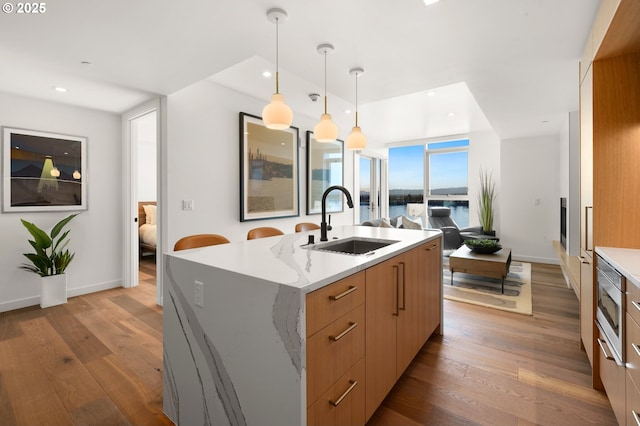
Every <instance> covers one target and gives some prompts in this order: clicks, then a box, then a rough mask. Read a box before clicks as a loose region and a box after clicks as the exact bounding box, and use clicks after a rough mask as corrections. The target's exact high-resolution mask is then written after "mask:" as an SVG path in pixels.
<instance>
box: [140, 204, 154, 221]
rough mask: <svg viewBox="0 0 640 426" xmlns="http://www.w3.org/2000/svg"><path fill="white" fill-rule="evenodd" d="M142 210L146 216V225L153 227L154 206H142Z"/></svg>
mask: <svg viewBox="0 0 640 426" xmlns="http://www.w3.org/2000/svg"><path fill="white" fill-rule="evenodd" d="M142 208H143V209H144V214H145V215H146V216H147V224H148V225H155V224H156V206H154V205H152V204H143V205H142Z"/></svg>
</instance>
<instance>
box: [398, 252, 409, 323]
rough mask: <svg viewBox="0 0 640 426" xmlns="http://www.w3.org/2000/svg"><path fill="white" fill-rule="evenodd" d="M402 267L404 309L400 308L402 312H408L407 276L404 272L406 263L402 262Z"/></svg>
mask: <svg viewBox="0 0 640 426" xmlns="http://www.w3.org/2000/svg"><path fill="white" fill-rule="evenodd" d="M400 264H401V265H402V307H398V309H399V310H401V311H406V310H407V296H406V295H407V276H406V274H405V272H404V262H400Z"/></svg>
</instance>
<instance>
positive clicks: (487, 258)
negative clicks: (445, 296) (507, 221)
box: [449, 245, 511, 294]
mask: <svg viewBox="0 0 640 426" xmlns="http://www.w3.org/2000/svg"><path fill="white" fill-rule="evenodd" d="M510 265H511V249H509V248H504V247H503V248H502V249H501V250H499V251H497V252H495V253H492V254H478V253H474V252H473V251H471V249H469V248H468V247H467V246H464V245H463V246H462V247H460V248H459V249H458V250H456V251H455V252H453V253H452V254H451V255H450V256H449V270H450V271H451V285H452V286H453V273H454V272H464V273H467V274H472V275H481V276H483V277H489V278H498V279H502V293H503V294H504V279H505V278H506V277H507V274H508V273H509V266H510Z"/></svg>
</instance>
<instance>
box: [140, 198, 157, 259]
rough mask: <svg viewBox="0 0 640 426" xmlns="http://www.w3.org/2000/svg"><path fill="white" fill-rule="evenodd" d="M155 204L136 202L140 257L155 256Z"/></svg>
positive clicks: (153, 202) (151, 202) (152, 202)
mask: <svg viewBox="0 0 640 426" xmlns="http://www.w3.org/2000/svg"><path fill="white" fill-rule="evenodd" d="M157 235H158V233H157V230H156V202H155V201H138V241H139V244H140V249H139V253H140V256H144V255H147V254H154V255H155V254H156V245H157V244H156V242H157Z"/></svg>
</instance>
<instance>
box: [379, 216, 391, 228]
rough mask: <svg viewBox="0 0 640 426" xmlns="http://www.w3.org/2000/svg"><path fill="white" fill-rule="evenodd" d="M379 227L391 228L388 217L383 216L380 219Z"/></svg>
mask: <svg viewBox="0 0 640 426" xmlns="http://www.w3.org/2000/svg"><path fill="white" fill-rule="evenodd" d="M380 228H393V225H391V222H389V219H387V218H384V217H383V218H382V219H381V220H380Z"/></svg>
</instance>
